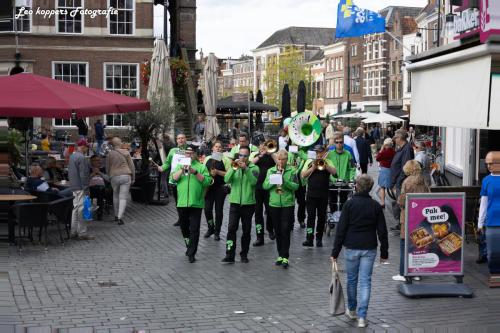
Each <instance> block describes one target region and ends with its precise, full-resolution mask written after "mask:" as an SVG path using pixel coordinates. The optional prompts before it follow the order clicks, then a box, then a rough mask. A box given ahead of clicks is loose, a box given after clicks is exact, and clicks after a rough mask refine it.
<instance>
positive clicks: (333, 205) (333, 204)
mask: <svg viewBox="0 0 500 333" xmlns="http://www.w3.org/2000/svg"><path fill="white" fill-rule="evenodd" d="M343 188H348V187H343ZM328 192H329V197H330V203H329V206H330V212H335V211H337V210H339V211H342V207H344V204H345V202H346V201H347V195H348V193H349V192H347V191H341V192H340V207H337V197H338V192H337V191H335V190H328Z"/></svg>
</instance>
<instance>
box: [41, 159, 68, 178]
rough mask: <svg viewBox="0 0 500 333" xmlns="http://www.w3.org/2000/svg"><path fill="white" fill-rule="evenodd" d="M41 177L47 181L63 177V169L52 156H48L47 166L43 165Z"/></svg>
mask: <svg viewBox="0 0 500 333" xmlns="http://www.w3.org/2000/svg"><path fill="white" fill-rule="evenodd" d="M43 178H45V180H46V181H48V182H49V183H57V182H60V181H61V180H63V179H64V175H63V171H62V170H61V168H60V165H58V164H57V161H56V159H55V158H54V157H49V158H48V159H47V166H46V167H45V171H44V173H43Z"/></svg>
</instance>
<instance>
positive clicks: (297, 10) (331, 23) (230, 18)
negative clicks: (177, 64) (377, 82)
mask: <svg viewBox="0 0 500 333" xmlns="http://www.w3.org/2000/svg"><path fill="white" fill-rule="evenodd" d="M354 3H355V4H356V5H357V6H359V7H361V8H365V9H370V10H375V11H376V10H380V9H382V8H384V7H387V6H417V7H423V6H425V5H426V3H427V0H354ZM196 4H197V7H198V8H197V12H196V14H197V22H196V25H197V41H196V46H197V48H198V50H200V49H203V53H204V54H205V55H207V54H208V53H209V52H214V53H215V55H216V56H217V57H218V58H227V57H232V58H238V57H239V56H240V55H242V54H251V50H252V49H255V48H256V47H257V46H258V45H259V44H260V43H262V42H263V41H264V40H266V39H267V38H268V37H270V36H271V35H272V34H273V33H274V32H275V31H277V30H281V29H284V28H287V27H290V26H301V27H325V28H334V27H335V23H336V19H337V4H338V0H197V1H196ZM156 7H160V8H156V9H155V18H156V20H155V31H156V32H158V31H159V32H161V31H162V29H163V28H162V27H163V22H162V15H163V14H162V8H161V7H162V6H156Z"/></svg>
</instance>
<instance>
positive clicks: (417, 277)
mask: <svg viewBox="0 0 500 333" xmlns="http://www.w3.org/2000/svg"><path fill="white" fill-rule="evenodd" d="M412 279H413V281H420V276H414V277H413V278H412Z"/></svg>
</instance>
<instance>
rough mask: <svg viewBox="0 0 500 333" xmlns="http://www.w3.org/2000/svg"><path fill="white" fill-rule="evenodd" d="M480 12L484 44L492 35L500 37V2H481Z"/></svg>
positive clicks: (494, 0)
mask: <svg viewBox="0 0 500 333" xmlns="http://www.w3.org/2000/svg"><path fill="white" fill-rule="evenodd" d="M480 10H481V16H480V24H481V29H480V39H481V43H484V42H486V41H487V40H488V39H489V37H490V36H491V35H500V2H499V1H498V0H481V4H480Z"/></svg>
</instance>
